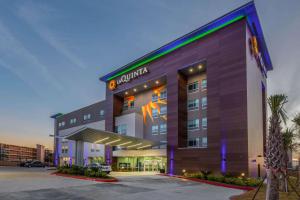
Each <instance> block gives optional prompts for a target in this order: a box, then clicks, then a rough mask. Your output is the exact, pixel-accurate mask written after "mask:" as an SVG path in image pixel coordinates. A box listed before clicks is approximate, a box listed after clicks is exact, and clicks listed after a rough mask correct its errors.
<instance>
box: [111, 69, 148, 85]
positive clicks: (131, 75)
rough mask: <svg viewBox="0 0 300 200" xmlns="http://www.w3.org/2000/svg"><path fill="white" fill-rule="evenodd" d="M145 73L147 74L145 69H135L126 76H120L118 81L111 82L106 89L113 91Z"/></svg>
mask: <svg viewBox="0 0 300 200" xmlns="http://www.w3.org/2000/svg"><path fill="white" fill-rule="evenodd" d="M147 73H149V70H148V68H147V67H142V68H139V69H136V70H134V71H132V72H130V73H128V74H124V75H122V76H120V77H119V78H118V79H113V80H111V81H110V82H109V84H108V87H109V89H110V90H114V89H116V88H117V87H118V86H119V85H122V84H123V83H128V82H130V81H132V80H133V79H136V78H138V77H140V76H142V75H144V74H147Z"/></svg>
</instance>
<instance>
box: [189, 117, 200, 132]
mask: <svg viewBox="0 0 300 200" xmlns="http://www.w3.org/2000/svg"><path fill="white" fill-rule="evenodd" d="M195 129H199V119H192V120H189V121H188V130H195Z"/></svg>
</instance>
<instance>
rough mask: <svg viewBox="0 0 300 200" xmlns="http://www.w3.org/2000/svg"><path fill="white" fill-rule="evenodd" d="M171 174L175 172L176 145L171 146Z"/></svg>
mask: <svg viewBox="0 0 300 200" xmlns="http://www.w3.org/2000/svg"><path fill="white" fill-rule="evenodd" d="M169 174H170V175H173V174H174V147H173V146H171V147H170V167H169Z"/></svg>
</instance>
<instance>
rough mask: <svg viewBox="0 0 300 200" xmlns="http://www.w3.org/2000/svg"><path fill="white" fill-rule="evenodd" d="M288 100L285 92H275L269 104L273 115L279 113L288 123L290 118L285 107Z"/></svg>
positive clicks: (269, 99)
mask: <svg viewBox="0 0 300 200" xmlns="http://www.w3.org/2000/svg"><path fill="white" fill-rule="evenodd" d="M287 102H288V99H287V96H286V95H284V94H275V95H272V96H270V97H269V98H268V104H269V107H270V110H271V112H272V115H277V116H278V117H280V119H281V120H282V121H283V122H284V124H286V120H287V119H288V116H287V112H286V110H285V109H284V106H285V104H286V103H287Z"/></svg>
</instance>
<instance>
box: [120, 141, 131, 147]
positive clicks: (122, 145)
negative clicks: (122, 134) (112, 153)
mask: <svg viewBox="0 0 300 200" xmlns="http://www.w3.org/2000/svg"><path fill="white" fill-rule="evenodd" d="M130 143H132V141H129V142H124V143H122V144H119V145H118V146H124V145H126V144H130Z"/></svg>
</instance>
